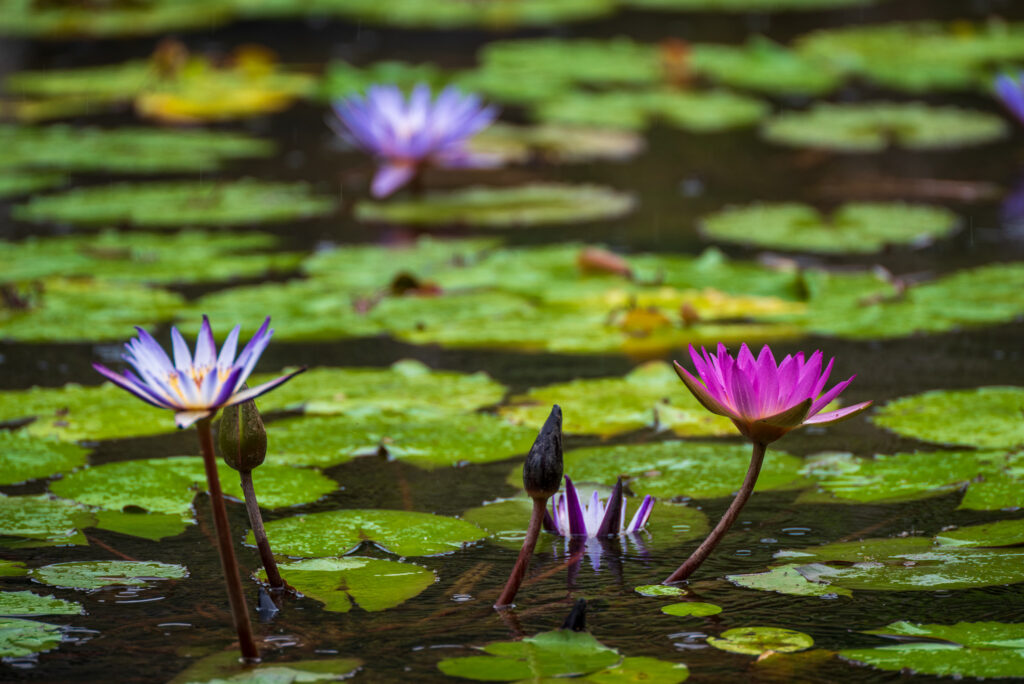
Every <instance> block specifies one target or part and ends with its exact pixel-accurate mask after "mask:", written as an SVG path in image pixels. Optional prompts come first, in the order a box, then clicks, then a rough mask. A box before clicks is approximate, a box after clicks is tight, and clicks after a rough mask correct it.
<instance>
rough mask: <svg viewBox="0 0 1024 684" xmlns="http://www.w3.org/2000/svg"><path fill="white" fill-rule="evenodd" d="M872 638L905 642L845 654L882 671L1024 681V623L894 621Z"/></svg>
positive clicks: (844, 652) (841, 653) (874, 632)
mask: <svg viewBox="0 0 1024 684" xmlns="http://www.w3.org/2000/svg"><path fill="white" fill-rule="evenodd" d="M870 633H871V634H878V635H879V636H892V637H897V638H899V639H900V643H897V644H894V645H892V646H882V647H879V648H858V649H846V650H843V651H840V652H839V655H840V656H841V657H843V658H846V659H848V660H853V661H855V662H858V663H864V664H866V665H871V666H873V667H877V668H879V669H882V670H897V671H901V670H910V671H911V672H915V673H918V674H931V675H936V676H939V677H955V678H957V679H960V678H964V677H977V678H979V679H982V678H989V677H993V678H996V677H1019V676H1020V673H1021V671H1022V668H1024V624H1006V623H1001V622H958V623H956V624H954V625H928V624H913V623H910V622H894V623H892V624H890V625H888V626H886V627H884V628H882V629H877V630H872V631H871V632H870ZM918 639H919V640H918Z"/></svg>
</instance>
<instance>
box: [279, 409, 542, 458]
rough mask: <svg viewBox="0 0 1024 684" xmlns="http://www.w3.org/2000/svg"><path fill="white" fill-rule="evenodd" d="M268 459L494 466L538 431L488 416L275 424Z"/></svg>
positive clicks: (526, 445)
mask: <svg viewBox="0 0 1024 684" xmlns="http://www.w3.org/2000/svg"><path fill="white" fill-rule="evenodd" d="M268 432H269V436H270V452H269V459H270V461H271V462H276V463H280V464H290V465H303V466H306V465H316V466H324V467H328V466H333V465H338V464H340V463H346V462H348V461H351V460H352V459H353V458H356V457H359V456H376V455H378V454H387V455H388V456H389V457H390V458H393V459H398V460H402V461H406V462H408V463H412V464H414V465H417V466H419V467H421V468H440V467H445V466H456V465H464V464H467V463H490V462H492V461H501V460H504V459H507V458H512V457H513V456H521V455H523V454H525V453H526V452H527V451H529V450H530V445H531V444H532V443H533V440H534V438H535V437H536V435H537V427H536V426H535V425H534V426H530V427H525V426H517V425H511V424H509V423H507V422H505V421H503V420H501V419H500V418H497V417H495V416H492V415H487V414H479V413H474V414H465V415H443V414H435V415H434V416H433V417H431V415H429V414H426V413H425V414H423V415H417V416H415V417H413V416H410V415H408V414H397V415H390V416H388V415H374V414H368V415H362V416H360V415H341V416H323V417H310V418H290V419H287V420H282V421H277V422H274V423H272V424H271V425H270V426H269V428H268Z"/></svg>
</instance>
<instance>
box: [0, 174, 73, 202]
mask: <svg viewBox="0 0 1024 684" xmlns="http://www.w3.org/2000/svg"><path fill="white" fill-rule="evenodd" d="M65 182H67V176H65V175H64V174H62V173H53V172H50V171H27V170H25V169H13V170H3V171H0V199H5V198H7V197H17V196H18V195H27V194H29V193H33V192H38V191H40V190H47V189H49V188H55V187H58V186H60V185H64V183H65Z"/></svg>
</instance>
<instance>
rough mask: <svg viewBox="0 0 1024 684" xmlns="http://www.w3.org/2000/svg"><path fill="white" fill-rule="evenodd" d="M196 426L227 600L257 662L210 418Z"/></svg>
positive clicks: (243, 645) (245, 648)
mask: <svg viewBox="0 0 1024 684" xmlns="http://www.w3.org/2000/svg"><path fill="white" fill-rule="evenodd" d="M196 429H197V430H198V432H199V446H200V448H201V450H202V452H203V466H205V468H206V481H207V485H208V486H209V489H210V505H211V506H212V508H213V523H214V526H215V527H216V528H217V547H218V550H219V551H220V563H221V567H222V568H223V570H224V582H225V584H227V588H228V601H229V603H230V604H231V615H232V617H233V618H234V622H235V631H237V632H238V646H239V648H240V649H241V651H242V658H243V660H245V661H247V662H256V661H258V660H259V659H260V653H259V651H258V650H256V643H255V641H253V636H252V624H251V623H250V622H249V609H248V607H247V606H246V605H245V596H244V594H243V593H242V582H241V580H240V579H239V578H238V561H237V560H235V549H234V547H233V546H232V543H231V528H230V527H229V526H228V512H227V509H226V508H225V507H224V493H223V492H222V491H221V488H220V476H219V475H218V474H217V457H216V456H215V455H214V451H213V432H212V431H211V430H210V418H204V419H203V420H201V421H199V422H198V423H196Z"/></svg>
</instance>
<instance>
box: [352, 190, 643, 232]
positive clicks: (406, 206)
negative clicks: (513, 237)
mask: <svg viewBox="0 0 1024 684" xmlns="http://www.w3.org/2000/svg"><path fill="white" fill-rule="evenodd" d="M633 205H634V200H633V197H632V196H631V195H628V194H626V193H622V192H618V191H616V190H612V189H611V188H605V187H601V186H597V185H565V184H558V183H534V184H532V185H521V186H515V187H509V188H484V187H474V188H467V189H465V190H456V191H453V192H448V193H444V194H442V193H432V194H428V195H426V196H424V197H423V198H420V199H408V200H404V201H390V202H386V203H383V202H369V201H363V202H360V203H359V204H357V205H356V209H355V216H356V218H357V219H359V220H360V221H371V222H385V223H393V224H399V225H427V226H435V225H463V226H471V227H475V228H505V227H515V226H520V227H529V226H540V225H552V224H558V223H584V222H588V221H598V220H606V219H613V218H617V217H619V216H622V215H624V214H628V213H629V212H630V211H631V210H632V209H633Z"/></svg>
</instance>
